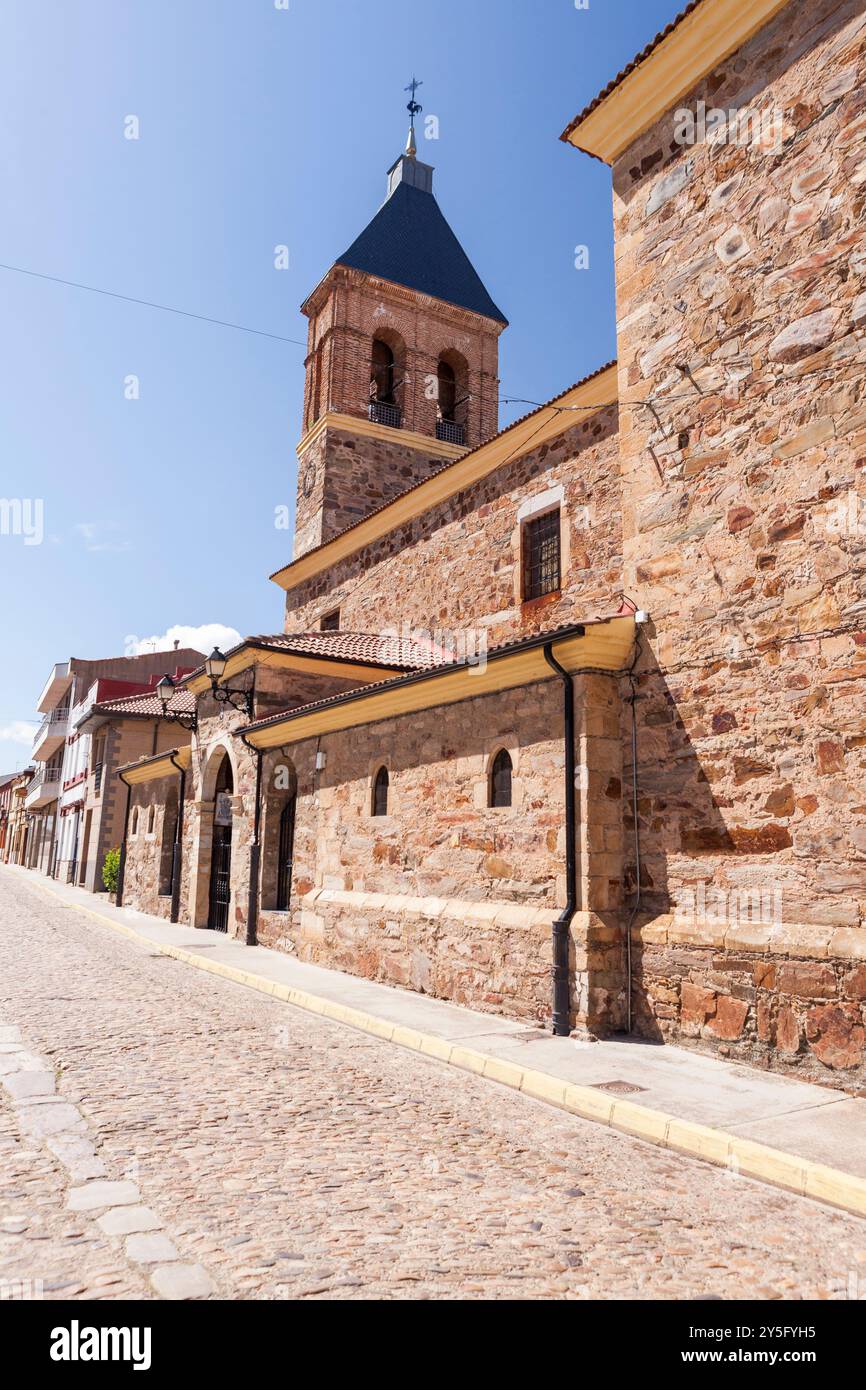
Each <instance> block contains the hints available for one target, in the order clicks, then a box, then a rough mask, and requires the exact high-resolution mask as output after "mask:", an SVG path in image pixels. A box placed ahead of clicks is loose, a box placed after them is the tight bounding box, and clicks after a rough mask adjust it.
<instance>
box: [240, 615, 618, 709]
mask: <svg viewBox="0 0 866 1390" xmlns="http://www.w3.org/2000/svg"><path fill="white" fill-rule="evenodd" d="M630 611H633V610H630ZM622 616H624V614H623V613H622V610H621V609H620V611H619V612H617V613H611V614H608V615H607V616H605V617H593V618H588V619H586V621H585V622H581V623H562V624H560V625H559V626H558V627H553V628H548V629H547V630H546V631H544V632H537V633H532V634H530V635H529V636H528V637H515V638H513V639H512V640H511V641H510V642H500V643H499V645H498V646H495V647H488V649H487V651H486V652H485V654H484V656H485V659H486V660H487V661H491V660H494V659H495V658H496V657H500V656H506V655H507V654H508V653H509V652H511V651H519V650H520V648H521V647H531V646H540V645H543V644H544V643H546V642H555V641H557V640H558V639H560V638H562V637H563V636H565V635H566V634H571V633H574V632H575V631H576V629H578V628H586V627H592V626H595V625H596V624H600V623H607V622H610V621H611V618H614V617H622ZM469 664H470V661H469V660H467V661H465V662H454V661H452V662H448V663H440V665H439V666H438V667H432V668H430V669H428V670H426V671H424V670H416V671H407V672H405V673H404V674H403V675H402V676H387V677H386V678H385V679H384V680H381V681H373V682H371V683H370V684H365V685H359V686H358V687H357V688H356V689H354V690H345V691H343V692H342V693H341V694H339V695H326V696H324V697H323V698H322V699H321V700H311V701H310V702H309V704H306V705H298V706H295V708H294V709H286V710H281V711H280V712H279V713H277V714H269V715H268V716H267V718H265V719H256V720H253V721H252V722H251V723H250V724H248V725H246V727H245V728H244V729H241V730H236V731H235V732H236V733H248V732H249V730H250V729H263V728H266V727H267V725H269V724H279V723H280V721H281V720H283V719H286V718H288V717H289V716H291V718H292V719H295V718H298V717H299V716H300V715H302V714H309V713H310V712H311V711H312V710H316V709H323V708H324V707H325V706H327V705H341V704H346V703H347V702H349V701H351V700H355V699H358V698H359V697H360V696H366V695H370V694H372V693H373V692H374V691H377V690H385V689H387V687H388V686H399V685H402V684H403V683H404V682H405V683H408V682H410V681H416V680H419V679H420V678H421V677H422V676H425V675H431V676H432V675H437V676H438V675H444V674H445V666H446V665H469Z"/></svg>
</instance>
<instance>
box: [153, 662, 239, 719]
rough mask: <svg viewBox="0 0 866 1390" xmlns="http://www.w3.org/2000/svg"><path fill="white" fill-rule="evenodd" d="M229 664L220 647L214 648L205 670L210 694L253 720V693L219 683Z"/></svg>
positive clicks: (219, 701) (220, 702)
mask: <svg viewBox="0 0 866 1390" xmlns="http://www.w3.org/2000/svg"><path fill="white" fill-rule="evenodd" d="M227 664H228V657H226V656H225V655H224V654H223V653H222V652H221V651H220V649H219V647H214V649H213V651H212V652H211V654H210V656H209V657H208V659H207V661H206V662H205V664H204V669H205V671H206V672H207V674H208V676H209V677H210V693H211V695H212V696H213V697H214V699H215V700H216V701H217V702H218V703H219V704H228V705H231V707H232V709H237V710H243V712H244V714H247V715H249V717H250V718H252V714H253V693H252V691H251V690H239V689H238V688H237V687H232V686H230V685H220V683H219V682H220V679H221V677H222V676H223V675H224V673H225V669H226V665H227ZM160 684H161V682H160Z"/></svg>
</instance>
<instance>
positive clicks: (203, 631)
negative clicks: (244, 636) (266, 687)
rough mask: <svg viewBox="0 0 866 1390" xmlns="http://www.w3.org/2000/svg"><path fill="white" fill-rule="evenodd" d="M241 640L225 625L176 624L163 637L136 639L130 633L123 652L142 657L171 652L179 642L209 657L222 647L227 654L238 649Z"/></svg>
mask: <svg viewBox="0 0 866 1390" xmlns="http://www.w3.org/2000/svg"><path fill="white" fill-rule="evenodd" d="M240 640H241V635H240V633H239V632H238V631H237V630H236V629H235V628H233V627H226V626H225V625H224V624H223V623H203V624H202V626H201V627H185V626H184V625H183V624H182V623H176V624H175V626H174V627H170V628H169V629H168V631H167V632H164V633H163V634H162V636H161V637H158V636H156V635H154V636H153V637H136V636H135V634H134V633H130V634H129V635H128V636H127V637H125V638H124V642H123V650H124V655H125V656H142V655H144V653H145V652H170V651H171V650H172V649H173V647H174V644H175V642H177V643H178V645H179V646H181V647H194V648H195V650H196V651H199V652H204V654H205V656H208V655H209V654H210V652H212V651H213V649H214V647H220V648H221V649H222V651H224V652H227V651H228V649H229V647H236V646H237V644H238V642H240Z"/></svg>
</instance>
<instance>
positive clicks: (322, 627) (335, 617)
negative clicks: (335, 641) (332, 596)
mask: <svg viewBox="0 0 866 1390" xmlns="http://www.w3.org/2000/svg"><path fill="white" fill-rule="evenodd" d="M339 630H340V610H339V608H335V609H334V611H333V613H326V614H325V616H324V618H323V619H322V621H321V622H320V623H319V631H320V632H339Z"/></svg>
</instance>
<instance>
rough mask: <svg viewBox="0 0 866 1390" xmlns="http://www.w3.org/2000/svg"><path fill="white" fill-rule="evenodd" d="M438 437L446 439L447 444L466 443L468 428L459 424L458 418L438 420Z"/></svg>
mask: <svg viewBox="0 0 866 1390" xmlns="http://www.w3.org/2000/svg"><path fill="white" fill-rule="evenodd" d="M436 438H437V439H442V440H444V441H445V443H446V444H465V443H466V429H465V427H464V426H463V425H458V424H457V421H456V420H437V421H436Z"/></svg>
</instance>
